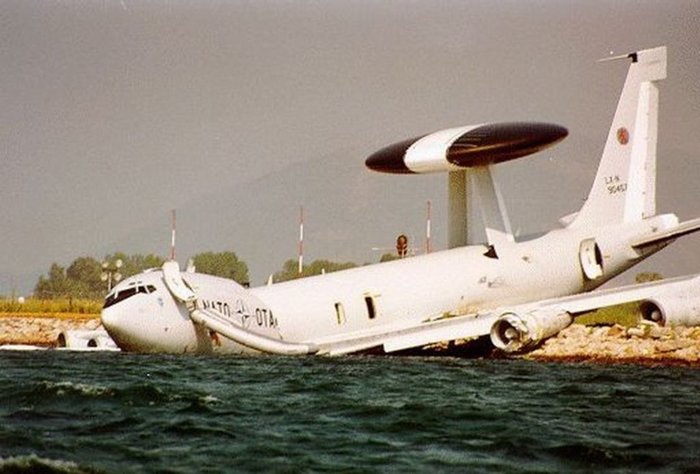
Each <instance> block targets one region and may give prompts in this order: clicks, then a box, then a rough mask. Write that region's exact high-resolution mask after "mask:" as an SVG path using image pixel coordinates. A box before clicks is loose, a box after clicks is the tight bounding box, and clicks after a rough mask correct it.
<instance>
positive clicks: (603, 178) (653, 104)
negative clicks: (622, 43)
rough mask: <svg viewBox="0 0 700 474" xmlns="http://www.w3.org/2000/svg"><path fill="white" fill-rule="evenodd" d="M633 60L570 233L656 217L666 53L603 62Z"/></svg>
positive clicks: (654, 51)
mask: <svg viewBox="0 0 700 474" xmlns="http://www.w3.org/2000/svg"><path fill="white" fill-rule="evenodd" d="M627 58H629V59H631V60H632V64H631V65H630V68H629V71H628V73H627V79H626V80H625V85H624V87H623V89H622V94H621V95H620V100H619V102H618V104H617V110H616V111H615V117H614V118H613V122H612V125H611V127H610V131H609V132H608V138H607V141H606V143H605V149H604V150H603V156H602V158H601V160H600V165H599V167H598V173H597V174H596V177H595V181H594V182H593V187H592V188H591V192H590V194H589V195H588V199H587V200H586V203H585V204H584V205H583V207H582V208H581V210H580V211H579V213H578V215H577V216H576V218H575V220H574V221H573V222H572V223H571V227H583V226H594V227H597V226H603V225H608V224H614V223H620V222H635V221H640V220H642V219H645V218H647V217H651V216H653V215H655V214H656V140H657V135H658V114H659V91H658V88H657V85H656V81H660V80H662V79H665V78H666V47H665V46H662V47H659V48H654V49H647V50H644V51H638V52H636V53H630V54H627V55H624V56H619V57H614V58H609V59H604V60H603V61H608V60H614V59H627Z"/></svg>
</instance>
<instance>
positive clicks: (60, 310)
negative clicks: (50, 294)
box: [0, 298, 102, 317]
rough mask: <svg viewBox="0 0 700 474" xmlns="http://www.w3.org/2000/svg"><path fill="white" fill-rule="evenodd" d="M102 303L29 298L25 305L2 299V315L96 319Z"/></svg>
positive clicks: (70, 299) (0, 306)
mask: <svg viewBox="0 0 700 474" xmlns="http://www.w3.org/2000/svg"><path fill="white" fill-rule="evenodd" d="M101 309H102V301H100V300H85V299H79V298H61V299H52V300H40V299H36V298H28V299H27V300H26V301H25V302H24V303H19V302H18V301H17V300H14V299H5V298H3V299H0V315H4V316H41V315H51V316H56V315H70V316H71V317H81V316H82V317H94V316H97V315H99V314H100V310H101Z"/></svg>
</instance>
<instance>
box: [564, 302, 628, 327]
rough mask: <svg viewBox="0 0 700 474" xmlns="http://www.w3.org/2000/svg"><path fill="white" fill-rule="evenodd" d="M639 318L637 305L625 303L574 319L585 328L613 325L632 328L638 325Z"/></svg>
mask: <svg viewBox="0 0 700 474" xmlns="http://www.w3.org/2000/svg"><path fill="white" fill-rule="evenodd" d="M640 318H641V314H640V311H639V303H625V304H621V305H617V306H609V307H607V308H601V309H599V310H596V311H593V312H591V313H589V314H586V315H583V316H580V317H578V318H576V322H577V323H578V324H584V325H586V326H612V325H613V324H619V325H621V326H625V327H634V326H637V325H638V324H639V320H640Z"/></svg>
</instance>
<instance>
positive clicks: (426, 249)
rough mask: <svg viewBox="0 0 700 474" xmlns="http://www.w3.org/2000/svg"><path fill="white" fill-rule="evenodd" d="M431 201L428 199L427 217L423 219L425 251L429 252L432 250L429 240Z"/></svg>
mask: <svg viewBox="0 0 700 474" xmlns="http://www.w3.org/2000/svg"><path fill="white" fill-rule="evenodd" d="M431 214H432V203H431V202H430V201H428V217H427V219H426V221H425V253H430V252H432V250H433V249H432V245H431V242H430V230H431V229H430V227H431V220H432V216H431Z"/></svg>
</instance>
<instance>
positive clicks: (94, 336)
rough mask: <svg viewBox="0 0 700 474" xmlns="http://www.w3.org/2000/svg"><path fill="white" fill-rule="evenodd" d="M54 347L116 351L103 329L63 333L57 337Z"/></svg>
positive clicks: (115, 346)
mask: <svg viewBox="0 0 700 474" xmlns="http://www.w3.org/2000/svg"><path fill="white" fill-rule="evenodd" d="M56 345H57V346H58V347H61V348H66V349H103V350H105V349H107V350H112V349H117V345H116V344H115V343H114V341H113V340H112V339H111V338H110V337H109V334H107V331H105V330H104V329H103V328H100V329H94V330H79V329H77V330H72V331H63V332H61V333H60V334H59V335H58V338H57V339H56Z"/></svg>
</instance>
